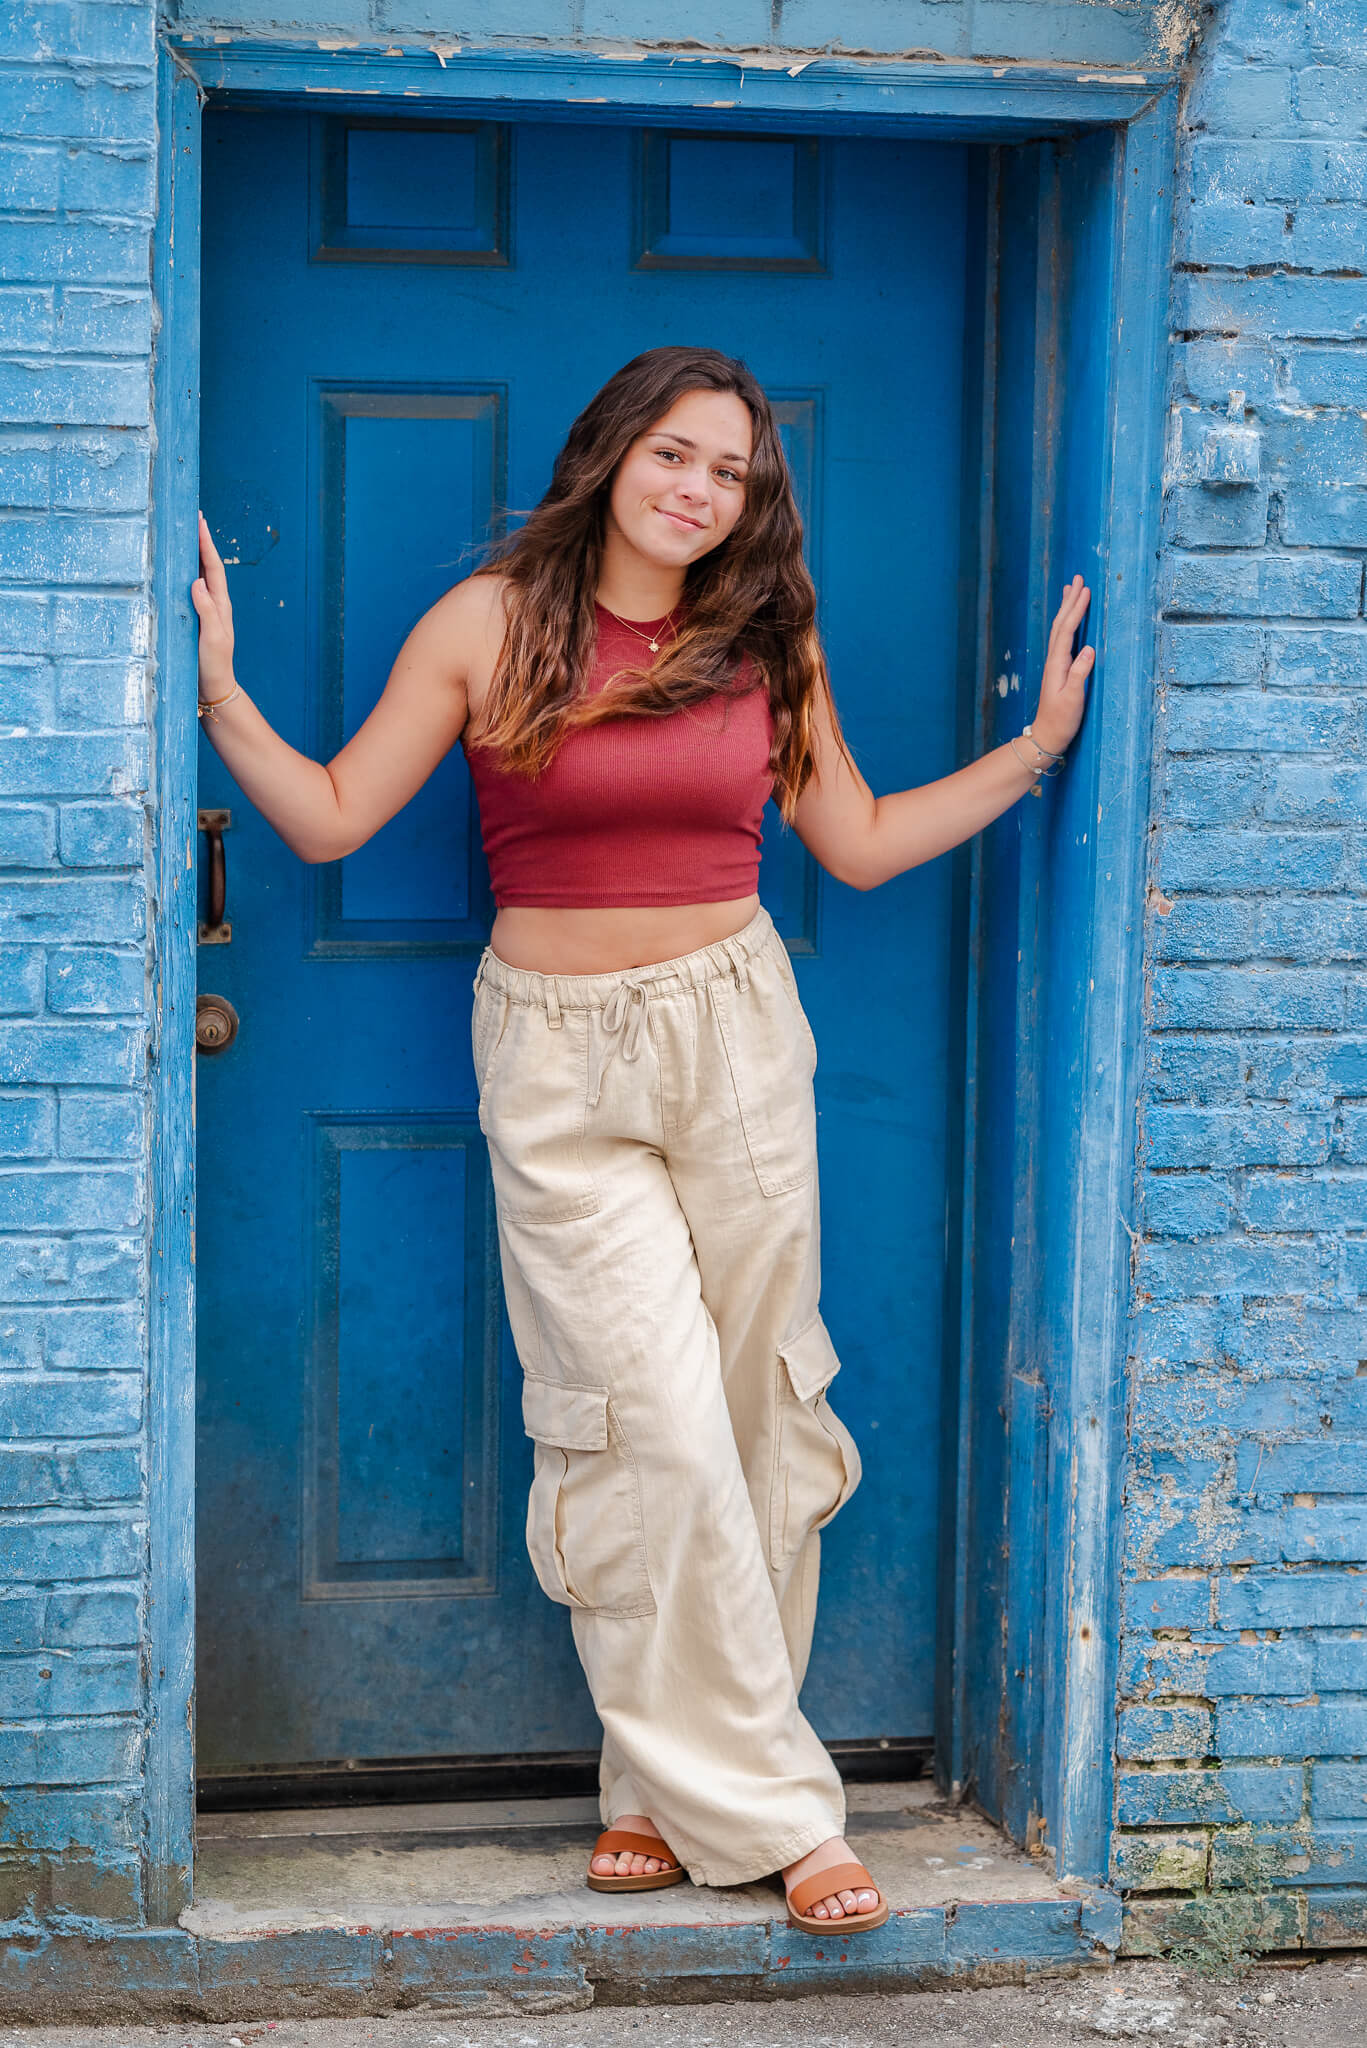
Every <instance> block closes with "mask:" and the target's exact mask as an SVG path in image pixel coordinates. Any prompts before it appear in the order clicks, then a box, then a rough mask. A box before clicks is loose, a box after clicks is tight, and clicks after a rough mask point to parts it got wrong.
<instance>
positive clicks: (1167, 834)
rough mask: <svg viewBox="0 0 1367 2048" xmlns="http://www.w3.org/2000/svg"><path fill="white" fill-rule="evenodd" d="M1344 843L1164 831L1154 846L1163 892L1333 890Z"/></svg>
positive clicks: (1330, 836)
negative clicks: (1156, 848)
mask: <svg viewBox="0 0 1367 2048" xmlns="http://www.w3.org/2000/svg"><path fill="white" fill-rule="evenodd" d="M1342 861H1343V841H1342V839H1341V838H1340V837H1339V835H1337V834H1335V833H1329V832H1326V833H1323V834H1314V833H1310V832H1265V831H1257V830H1249V831H1225V830H1221V829H1219V828H1212V829H1209V830H1195V831H1192V830H1188V829H1186V828H1184V827H1181V826H1177V827H1169V828H1168V829H1166V830H1165V831H1164V832H1163V834H1162V837H1161V839H1160V841H1159V847H1158V870H1159V875H1160V877H1161V881H1162V886H1163V888H1164V889H1165V890H1168V891H1176V890H1181V889H1209V890H1218V891H1222V892H1223V891H1228V890H1247V889H1288V888H1294V889H1302V890H1307V889H1332V888H1333V887H1334V886H1335V885H1336V883H1337V882H1338V880H1339V876H1340V868H1341V865H1342Z"/></svg>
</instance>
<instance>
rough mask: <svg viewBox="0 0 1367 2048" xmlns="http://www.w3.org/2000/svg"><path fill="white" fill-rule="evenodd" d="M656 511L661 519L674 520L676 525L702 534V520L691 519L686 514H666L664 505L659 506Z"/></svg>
mask: <svg viewBox="0 0 1367 2048" xmlns="http://www.w3.org/2000/svg"><path fill="white" fill-rule="evenodd" d="M655 510H656V511H657V512H658V513H659V515H660V517H661V519H672V520H673V521H674V522H675V524H676V525H678V526H687V527H690V528H691V529H692V531H693V532H694V533H701V532H702V521H701V519H690V518H689V517H688V515H687V514H686V513H684V512H666V511H665V509H664V507H663V505H657V506H656V507H655Z"/></svg>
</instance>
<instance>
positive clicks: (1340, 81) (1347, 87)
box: [1296, 64, 1367, 135]
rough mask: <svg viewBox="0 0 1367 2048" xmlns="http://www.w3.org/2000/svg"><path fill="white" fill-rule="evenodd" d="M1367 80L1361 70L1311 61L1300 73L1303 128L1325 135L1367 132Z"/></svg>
mask: <svg viewBox="0 0 1367 2048" xmlns="http://www.w3.org/2000/svg"><path fill="white" fill-rule="evenodd" d="M1365 82H1367V81H1364V78H1363V74H1362V73H1361V72H1360V71H1345V70H1343V69H1341V68H1340V67H1339V66H1338V65H1330V64H1307V65H1306V66H1305V68H1304V70H1302V71H1299V72H1298V73H1297V74H1296V105H1297V110H1298V113H1299V116H1300V125H1301V127H1302V128H1303V129H1307V130H1310V131H1313V132H1318V133H1320V134H1324V135H1367V93H1364V91H1363V86H1364V83H1365Z"/></svg>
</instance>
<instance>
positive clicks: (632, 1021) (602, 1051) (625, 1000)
mask: <svg viewBox="0 0 1367 2048" xmlns="http://www.w3.org/2000/svg"><path fill="white" fill-rule="evenodd" d="M647 1000H648V998H647V996H646V984H645V983H644V982H641V981H634V980H632V979H631V978H630V977H629V976H626V975H624V976H623V978H622V979H621V981H619V982H618V984H617V986H616V988H615V989H614V990H613V992H612V994H611V995H610V996H609V997H608V999H607V1001H606V1002H605V1003H604V1005H603V1035H602V1037H601V1039H600V1040H599V1042H598V1056H597V1058H596V1059H595V1061H594V1063H593V1072H592V1074H591V1075H590V1077H589V1108H590V1109H592V1108H594V1106H595V1105H596V1103H597V1101H598V1096H599V1092H600V1090H601V1089H602V1086H603V1075H604V1073H605V1072H606V1070H607V1064H608V1061H609V1060H610V1059H611V1058H612V1055H613V1051H614V1049H615V1048H616V1047H618V1046H620V1047H621V1053H622V1058H623V1059H624V1060H627V1061H631V1060H634V1059H637V1058H639V1056H640V1051H641V1033H642V1032H643V1031H644V1030H645V1022H646V1003H647Z"/></svg>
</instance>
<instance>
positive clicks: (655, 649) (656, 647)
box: [648, 640, 660, 654]
mask: <svg viewBox="0 0 1367 2048" xmlns="http://www.w3.org/2000/svg"><path fill="white" fill-rule="evenodd" d="M648 645H649V647H650V651H651V653H652V654H658V653H659V651H660V643H659V641H658V640H651V641H650V642H649V643H648Z"/></svg>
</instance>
